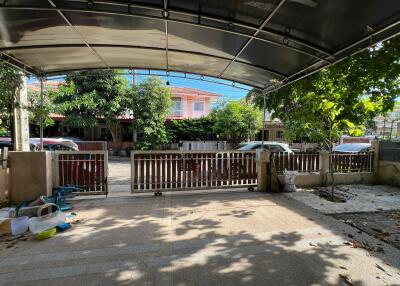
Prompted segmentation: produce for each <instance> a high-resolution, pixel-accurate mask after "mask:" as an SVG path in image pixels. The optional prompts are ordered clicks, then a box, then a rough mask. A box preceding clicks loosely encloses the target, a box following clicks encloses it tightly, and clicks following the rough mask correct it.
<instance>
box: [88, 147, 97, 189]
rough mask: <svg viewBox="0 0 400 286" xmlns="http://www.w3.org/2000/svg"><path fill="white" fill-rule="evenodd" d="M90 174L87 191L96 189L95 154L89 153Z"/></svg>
mask: <svg viewBox="0 0 400 286" xmlns="http://www.w3.org/2000/svg"><path fill="white" fill-rule="evenodd" d="M90 165H91V167H90V175H91V179H90V180H91V184H90V187H89V191H95V190H96V183H95V178H96V156H95V155H90Z"/></svg>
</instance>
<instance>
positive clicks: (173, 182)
mask: <svg viewBox="0 0 400 286" xmlns="http://www.w3.org/2000/svg"><path fill="white" fill-rule="evenodd" d="M171 165H172V167H171V172H172V174H171V181H172V183H171V188H172V189H176V157H175V154H171Z"/></svg>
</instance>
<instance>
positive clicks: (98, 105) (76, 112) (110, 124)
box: [49, 69, 131, 148]
mask: <svg viewBox="0 0 400 286" xmlns="http://www.w3.org/2000/svg"><path fill="white" fill-rule="evenodd" d="M49 96H50V99H51V100H52V101H53V102H54V105H55V106H56V109H55V111H57V112H58V113H61V114H62V115H64V116H65V121H64V124H66V125H67V126H71V127H78V128H84V129H89V128H93V127H94V126H96V125H97V124H98V120H105V122H106V125H107V128H108V130H109V131H110V133H111V135H112V139H113V143H114V146H116V148H119V147H120V143H121V140H122V138H121V134H120V132H118V129H119V120H118V117H119V116H122V115H125V114H126V113H127V110H128V107H129V105H130V102H131V93H130V92H129V86H128V80H127V79H126V78H125V77H123V76H120V75H118V70H111V69H109V70H93V71H82V72H74V73H71V74H69V75H68V76H67V77H66V80H65V84H64V85H62V86H60V88H59V89H58V90H57V91H50V92H49Z"/></svg>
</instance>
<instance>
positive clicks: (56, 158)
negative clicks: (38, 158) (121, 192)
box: [53, 151, 108, 195]
mask: <svg viewBox="0 0 400 286" xmlns="http://www.w3.org/2000/svg"><path fill="white" fill-rule="evenodd" d="M53 170H54V172H53V185H54V186H65V185H73V186H76V187H77V191H76V192H75V194H77V195H107V194H108V184H107V174H108V153H107V151H54V152H53Z"/></svg>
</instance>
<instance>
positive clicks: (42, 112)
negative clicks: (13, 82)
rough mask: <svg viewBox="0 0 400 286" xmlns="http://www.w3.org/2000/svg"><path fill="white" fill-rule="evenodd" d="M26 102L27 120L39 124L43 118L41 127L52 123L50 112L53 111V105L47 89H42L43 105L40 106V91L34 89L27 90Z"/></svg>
mask: <svg viewBox="0 0 400 286" xmlns="http://www.w3.org/2000/svg"><path fill="white" fill-rule="evenodd" d="M28 104H29V106H28V110H29V120H30V122H31V123H32V124H35V125H36V126H40V121H41V119H42V118H43V128H45V127H47V126H52V125H54V120H53V119H52V118H51V116H50V114H51V113H52V112H54V110H55V107H54V105H53V102H52V100H51V99H50V97H49V94H48V92H47V91H44V94H43V107H42V106H41V99H40V92H36V91H28Z"/></svg>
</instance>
